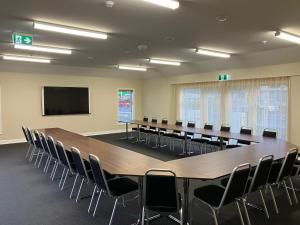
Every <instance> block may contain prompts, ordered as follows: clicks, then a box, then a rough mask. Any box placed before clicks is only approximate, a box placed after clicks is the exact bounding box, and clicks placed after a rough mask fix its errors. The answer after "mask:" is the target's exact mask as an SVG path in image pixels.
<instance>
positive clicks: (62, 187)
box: [60, 169, 70, 191]
mask: <svg viewBox="0 0 300 225" xmlns="http://www.w3.org/2000/svg"><path fill="white" fill-rule="evenodd" d="M69 171H70V169H67V173H66V176H65V179H64V182H63V184H62V186H61V189H60V190H61V191H62V190H63V189H64V186H65V183H66V180H67V178H68V175H69Z"/></svg>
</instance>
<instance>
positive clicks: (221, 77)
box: [218, 74, 230, 81]
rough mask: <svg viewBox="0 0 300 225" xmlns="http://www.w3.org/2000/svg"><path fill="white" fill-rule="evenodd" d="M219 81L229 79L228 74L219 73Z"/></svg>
mask: <svg viewBox="0 0 300 225" xmlns="http://www.w3.org/2000/svg"><path fill="white" fill-rule="evenodd" d="M218 80H219V81H224V80H230V75H229V74H220V75H219V76H218Z"/></svg>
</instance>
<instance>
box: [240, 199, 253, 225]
mask: <svg viewBox="0 0 300 225" xmlns="http://www.w3.org/2000/svg"><path fill="white" fill-rule="evenodd" d="M242 204H243V208H244V211H245V215H246V219H247V223H248V225H251V221H250V218H249V213H248V209H247V206H246V199H245V198H243V199H242Z"/></svg>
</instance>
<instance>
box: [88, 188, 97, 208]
mask: <svg viewBox="0 0 300 225" xmlns="http://www.w3.org/2000/svg"><path fill="white" fill-rule="evenodd" d="M96 190H97V185H96V184H95V187H94V191H93V194H92V198H91V201H90V205H89V208H88V213H90V210H91V207H92V203H93V201H94V197H95V194H96Z"/></svg>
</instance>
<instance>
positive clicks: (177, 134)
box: [164, 120, 183, 151]
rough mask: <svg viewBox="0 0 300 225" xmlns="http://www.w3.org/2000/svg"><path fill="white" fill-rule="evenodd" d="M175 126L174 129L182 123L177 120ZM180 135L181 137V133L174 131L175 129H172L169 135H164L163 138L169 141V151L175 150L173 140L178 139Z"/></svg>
mask: <svg viewBox="0 0 300 225" xmlns="http://www.w3.org/2000/svg"><path fill="white" fill-rule="evenodd" d="M175 126H176V127H182V121H179V120H177V121H176V123H175ZM180 135H181V131H180V130H176V129H174V130H173V131H172V132H171V133H166V134H164V136H165V137H166V138H168V139H169V141H170V142H169V146H170V150H173V151H174V149H175V142H174V140H175V138H178V137H179V136H180ZM182 147H183V146H182Z"/></svg>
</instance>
